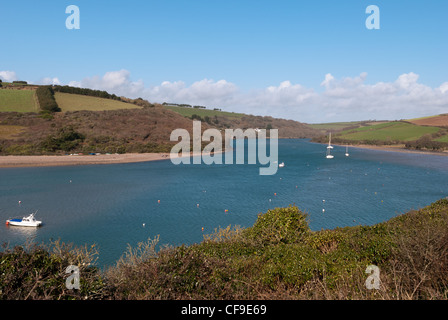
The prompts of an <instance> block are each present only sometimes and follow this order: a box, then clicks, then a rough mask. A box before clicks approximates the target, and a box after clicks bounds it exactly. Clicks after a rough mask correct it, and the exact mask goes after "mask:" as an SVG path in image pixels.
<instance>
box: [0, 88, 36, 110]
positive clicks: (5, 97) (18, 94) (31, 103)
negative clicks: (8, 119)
mask: <svg viewBox="0 0 448 320" xmlns="http://www.w3.org/2000/svg"><path fill="white" fill-rule="evenodd" d="M37 111H38V110H37V105H36V102H35V99H34V90H15V89H0V112H37Z"/></svg>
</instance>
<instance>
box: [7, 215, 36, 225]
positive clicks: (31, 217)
mask: <svg viewBox="0 0 448 320" xmlns="http://www.w3.org/2000/svg"><path fill="white" fill-rule="evenodd" d="M34 214H35V213H32V214H30V215H29V216H28V217H23V218H22V219H8V220H6V225H7V226H18V227H39V226H40V225H42V221H38V220H36V218H35V217H34Z"/></svg>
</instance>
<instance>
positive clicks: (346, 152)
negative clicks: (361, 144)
mask: <svg viewBox="0 0 448 320" xmlns="http://www.w3.org/2000/svg"><path fill="white" fill-rule="evenodd" d="M349 155H350V154H349V153H348V146H345V156H346V157H348V156H349Z"/></svg>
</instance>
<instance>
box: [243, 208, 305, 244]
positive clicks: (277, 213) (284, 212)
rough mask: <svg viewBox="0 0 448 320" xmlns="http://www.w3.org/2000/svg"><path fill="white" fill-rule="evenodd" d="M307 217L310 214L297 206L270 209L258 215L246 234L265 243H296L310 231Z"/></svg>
mask: <svg viewBox="0 0 448 320" xmlns="http://www.w3.org/2000/svg"><path fill="white" fill-rule="evenodd" d="M307 218H308V215H307V214H306V213H303V212H301V211H300V210H299V209H298V208H297V207H295V206H289V207H288V208H276V209H273V210H268V212H266V213H265V214H259V215H258V219H257V221H256V222H255V224H254V226H253V227H251V228H248V229H247V230H246V232H245V236H246V237H247V238H249V239H252V240H255V241H257V242H260V243H263V244H276V243H295V242H298V241H300V240H302V239H303V237H304V235H306V234H308V232H309V231H310V229H309V226H308V221H307Z"/></svg>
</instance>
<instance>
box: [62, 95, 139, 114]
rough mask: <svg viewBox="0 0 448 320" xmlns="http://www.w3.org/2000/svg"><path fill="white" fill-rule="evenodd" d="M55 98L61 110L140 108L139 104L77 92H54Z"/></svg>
mask: <svg viewBox="0 0 448 320" xmlns="http://www.w3.org/2000/svg"><path fill="white" fill-rule="evenodd" d="M55 98H56V102H57V103H58V105H59V107H60V108H61V109H62V111H63V112H66V111H79V110H88V111H103V110H118V109H141V108H140V107H139V106H137V105H135V104H131V103H125V102H121V101H116V100H111V99H103V98H97V97H90V96H83V95H78V94H70V93H62V92H56V93H55Z"/></svg>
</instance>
